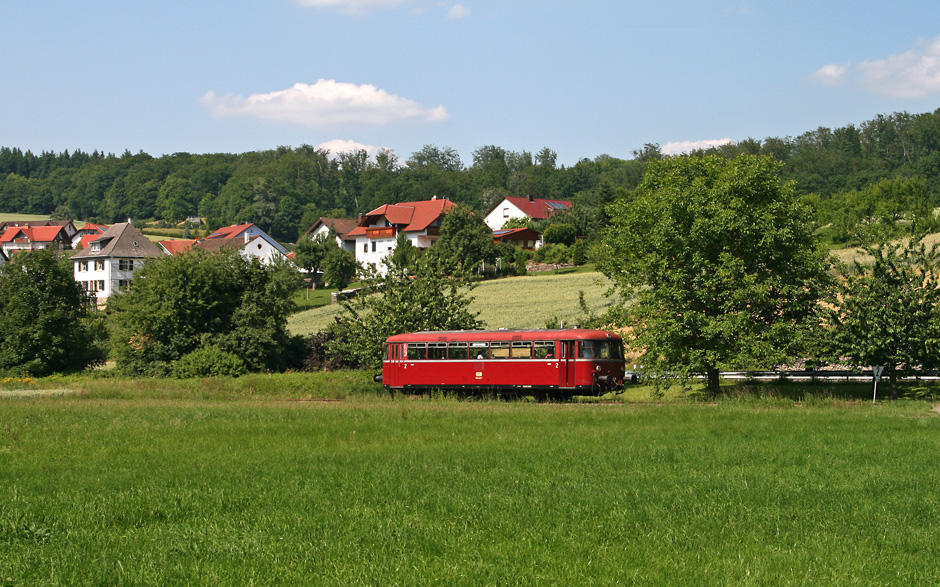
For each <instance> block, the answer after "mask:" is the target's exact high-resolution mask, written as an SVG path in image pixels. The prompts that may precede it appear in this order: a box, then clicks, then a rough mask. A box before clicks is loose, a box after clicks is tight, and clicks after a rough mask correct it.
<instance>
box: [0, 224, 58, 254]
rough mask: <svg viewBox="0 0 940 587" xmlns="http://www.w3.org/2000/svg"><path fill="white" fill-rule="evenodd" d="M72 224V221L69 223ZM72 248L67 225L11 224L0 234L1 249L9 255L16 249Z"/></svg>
mask: <svg viewBox="0 0 940 587" xmlns="http://www.w3.org/2000/svg"><path fill="white" fill-rule="evenodd" d="M69 224H71V223H69ZM70 248H72V239H71V238H70V237H69V234H68V231H67V229H66V228H65V226H62V225H54V226H46V225H44V226H36V227H32V226H9V227H8V228H7V229H6V230H5V231H4V232H3V234H2V235H0V250H3V252H4V253H5V254H6V255H7V257H9V256H10V255H12V254H13V253H14V252H15V251H36V250H41V249H56V250H60V251H61V250H64V249H70Z"/></svg>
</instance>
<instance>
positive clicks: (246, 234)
mask: <svg viewBox="0 0 940 587" xmlns="http://www.w3.org/2000/svg"><path fill="white" fill-rule="evenodd" d="M248 238H249V237H248V231H247V230H246V231H245V244H246V245H247V244H248Z"/></svg>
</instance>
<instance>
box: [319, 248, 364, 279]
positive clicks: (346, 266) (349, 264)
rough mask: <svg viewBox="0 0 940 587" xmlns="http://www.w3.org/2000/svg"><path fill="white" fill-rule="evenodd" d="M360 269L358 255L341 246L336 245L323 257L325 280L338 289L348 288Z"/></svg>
mask: <svg viewBox="0 0 940 587" xmlns="http://www.w3.org/2000/svg"><path fill="white" fill-rule="evenodd" d="M358 270H359V264H358V263H357V262H356V255H354V254H353V253H351V252H349V251H346V250H344V249H341V248H339V247H334V248H333V249H332V250H331V251H330V252H329V253H327V255H326V257H325V258H324V259H323V281H324V282H326V283H327V284H328V285H329V286H330V287H335V288H336V289H346V286H347V285H349V282H350V281H352V280H353V279H354V278H355V277H356V272H357V271H358Z"/></svg>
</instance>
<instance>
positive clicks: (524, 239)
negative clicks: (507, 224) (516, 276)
mask: <svg viewBox="0 0 940 587" xmlns="http://www.w3.org/2000/svg"><path fill="white" fill-rule="evenodd" d="M541 238H542V235H540V234H539V233H537V232H536V231H534V230H532V229H531V228H507V229H504V230H494V231H493V242H494V243H495V244H499V243H508V244H510V245H513V246H516V247H519V248H520V249H525V250H527V251H531V250H534V249H535V248H536V246H537V245H538V242H539V240H541Z"/></svg>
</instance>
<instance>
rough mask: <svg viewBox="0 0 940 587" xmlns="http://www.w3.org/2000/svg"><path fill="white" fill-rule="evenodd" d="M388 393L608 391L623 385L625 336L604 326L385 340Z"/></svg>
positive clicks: (417, 335)
mask: <svg viewBox="0 0 940 587" xmlns="http://www.w3.org/2000/svg"><path fill="white" fill-rule="evenodd" d="M383 346H384V350H383V352H384V357H383V361H382V375H381V376H376V380H377V381H381V382H382V384H383V385H385V387H386V389H389V390H395V389H399V390H415V391H419V390H429V389H466V390H494V391H498V390H528V389H531V390H533V391H545V392H562V393H565V392H570V393H574V392H587V393H603V392H606V391H610V390H613V389H620V388H622V387H623V380H624V359H623V341H622V340H621V338H620V336H618V335H616V334H614V333H612V332H606V331H603V330H590V329H586V328H569V329H562V330H456V331H449V332H434V331H429V332H411V333H408V334H399V335H396V336H392V337H389V338H388V340H386V341H385V344H384V345H383Z"/></svg>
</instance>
